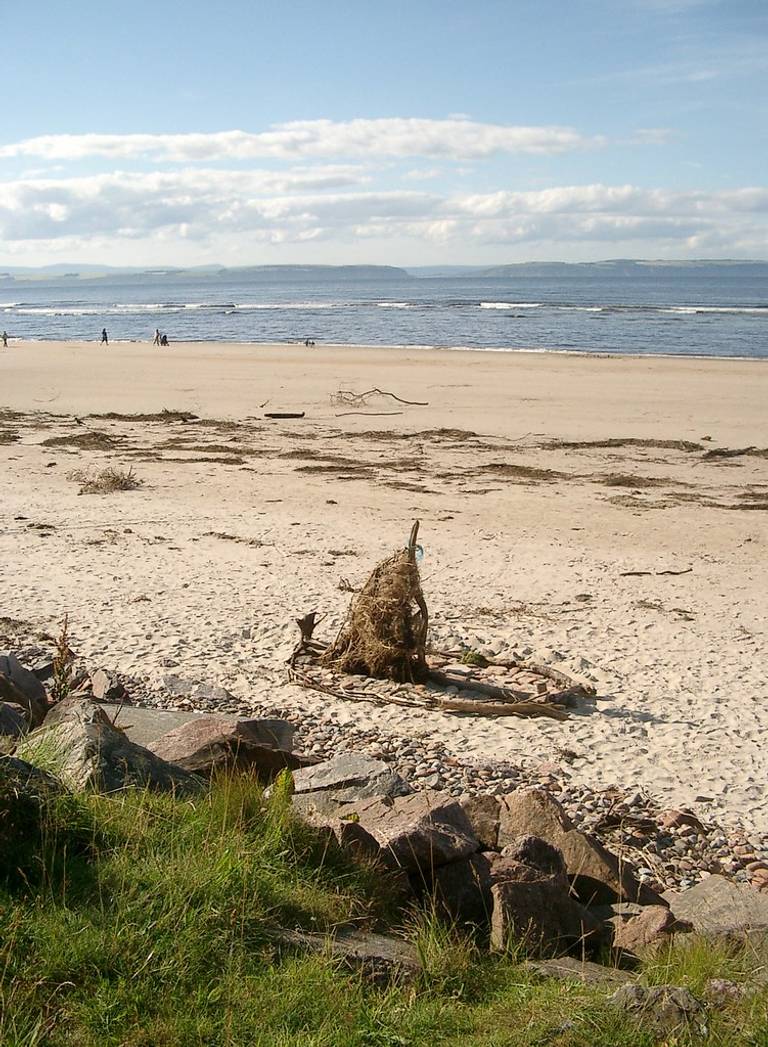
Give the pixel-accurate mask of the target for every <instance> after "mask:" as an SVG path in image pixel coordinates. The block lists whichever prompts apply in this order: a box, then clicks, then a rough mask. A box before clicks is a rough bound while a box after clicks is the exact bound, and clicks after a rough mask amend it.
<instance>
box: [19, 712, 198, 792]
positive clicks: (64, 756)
mask: <svg viewBox="0 0 768 1047" xmlns="http://www.w3.org/2000/svg"><path fill="white" fill-rule="evenodd" d="M17 752H18V753H19V754H20V755H21V756H22V757H24V759H27V760H29V762H30V763H32V764H34V763H35V758H36V755H37V754H38V753H40V754H43V753H44V754H45V757H46V759H47V760H50V758H51V755H52V754H53V755H54V756H55V757H56V758H57V759H58V761H59V763H60V768H61V770H60V777H61V778H62V780H63V781H65V782H66V783H67V784H69V785H71V786H72V787H73V788H75V789H96V790H98V791H99V792H115V791H117V790H120V789H124V788H126V787H129V786H138V787H141V788H149V789H157V790H169V791H176V792H193V791H198V790H199V788H200V786H201V783H200V780H199V779H198V778H195V777H193V776H192V775H191V774H188V773H187V772H186V771H184V770H182V769H181V768H180V767H174V766H173V764H169V763H166V762H165V760H162V759H160V757H158V756H156V755H155V754H154V753H151V752H150V751H149V750H148V749H144V748H143V747H142V746H140V745H136V744H135V743H134V742H131V741H130V740H129V739H128V738H127V737H126V736H125V734H124V733H123V732H122V731H120V730H119V729H118V728H116V727H113V725H112V723H111V722H110V720H109V717H108V716H107V714H106V713H105V712H104V710H103V709H101V707H100V706H98V705H96V704H95V703H94V702H91V701H88V700H87V699H82V698H74V697H70V698H66V699H65V700H64V701H62V702H60V703H59V704H58V705H57V706H55V707H54V708H53V709H52V710H51V712H50V714H49V715H48V717H47V718H46V722H45V723H44V724H43V726H42V727H39V728H38V729H37V730H35V731H33V732H32V734H30V735H28V736H27V737H26V738H25V739H24V740H23V742H22V743H21V744H20V745H19V746H18V748H17Z"/></svg>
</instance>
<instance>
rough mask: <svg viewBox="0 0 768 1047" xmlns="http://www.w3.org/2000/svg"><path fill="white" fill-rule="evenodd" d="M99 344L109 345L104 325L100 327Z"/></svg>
mask: <svg viewBox="0 0 768 1047" xmlns="http://www.w3.org/2000/svg"><path fill="white" fill-rule="evenodd" d="M101 344H102V345H109V338H108V337H107V329H106V327H102V329H101Z"/></svg>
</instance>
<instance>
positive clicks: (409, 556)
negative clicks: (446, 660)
mask: <svg viewBox="0 0 768 1047" xmlns="http://www.w3.org/2000/svg"><path fill="white" fill-rule="evenodd" d="M418 533H419V521H418V520H417V521H416V522H415V523H414V525H413V528H412V529H411V535H410V539H409V541H408V546H407V548H405V549H401V550H400V551H399V552H396V553H395V554H394V555H393V556H390V557H389V558H388V559H387V560H384V561H382V563H380V564H379V565H378V566H377V567H376V568H375V569H374V571H373V572H372V574H371V576H370V578H369V579H368V581H367V582H366V583H365V585H364V586H363V588H362V589H361V590H360V592H359V594H358V595H357V598H356V599H355V600H354V601H353V602H352V605H351V607H350V609H349V613H348V614H347V618H346V620H345V622H344V624H343V625H342V627H341V630H340V631H339V634H338V636H337V637H336V639H335V640H334V641H333V643H332V644H331V645H330V646H329V647H328V648H327V649H326V650H325V651H324V652H323V654H322V655H321V656H320V658H319V663H320V665H322V666H325V667H326V668H329V669H333V670H335V671H336V672H343V673H353V674H355V675H363V676H373V677H376V678H378V679H388V680H394V681H396V682H397V683H417V682H419V681H421V680H424V679H426V677H427V676H428V673H429V670H428V666H427V659H426V644H427V628H428V625H429V614H428V612H427V605H426V602H425V600H424V594H423V592H422V590H421V580H420V578H419V569H418V566H417V564H416V548H417V547H416V538H417V535H418Z"/></svg>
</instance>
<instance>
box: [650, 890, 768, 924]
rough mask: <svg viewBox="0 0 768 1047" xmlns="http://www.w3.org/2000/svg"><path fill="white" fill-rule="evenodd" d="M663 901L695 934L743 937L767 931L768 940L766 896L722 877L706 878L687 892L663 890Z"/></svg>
mask: <svg viewBox="0 0 768 1047" xmlns="http://www.w3.org/2000/svg"><path fill="white" fill-rule="evenodd" d="M664 901H665V902H667V903H668V905H669V907H670V909H671V910H672V915H673V916H674V917H675V918H676V919H678V920H684V921H686V922H687V923H689V924H690V925H691V926H692V928H693V930H694V931H695V932H696V933H697V934H703V935H707V936H709V937H724V938H743V937H745V936H749V935H750V934H753V933H754V932H766V937H768V897H767V896H766V895H765V894H763V893H762V892H761V891H756V890H754V889H753V888H752V887H746V886H740V885H738V884H735V883H733V882H732V881H731V880H726V879H725V877H724V876H716V875H715V876H709V877H707V879H706V880H702V881H701V882H700V883H697V884H696V886H695V887H690V888H689V889H688V890H687V891H681V892H677V891H666V892H665V894H664Z"/></svg>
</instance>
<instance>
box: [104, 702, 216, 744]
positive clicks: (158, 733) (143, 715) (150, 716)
mask: <svg viewBox="0 0 768 1047" xmlns="http://www.w3.org/2000/svg"><path fill="white" fill-rule="evenodd" d="M98 704H99V705H100V706H101V708H102V709H103V710H104V712H105V713H106V714H107V716H108V717H109V719H110V722H114V724H115V727H119V728H120V730H121V731H123V732H124V733H125V735H126V736H127V737H128V738H130V740H131V741H132V742H136V744H137V745H143V746H144V747H145V748H147V747H148V746H149V743H150V742H153V741H155V739H156V738H160V737H162V735H164V734H167V733H168V732H169V731H172V730H174V728H176V727H180V726H181V725H182V724H184V723H189V722H190V720H199V719H202V718H203V717H204V716H205V715H206V714H205V713H188V712H181V711H176V710H173V709H141V708H139V707H137V706H132V705H117V704H115V703H113V702H99V703H98ZM115 718H116V719H115Z"/></svg>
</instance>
